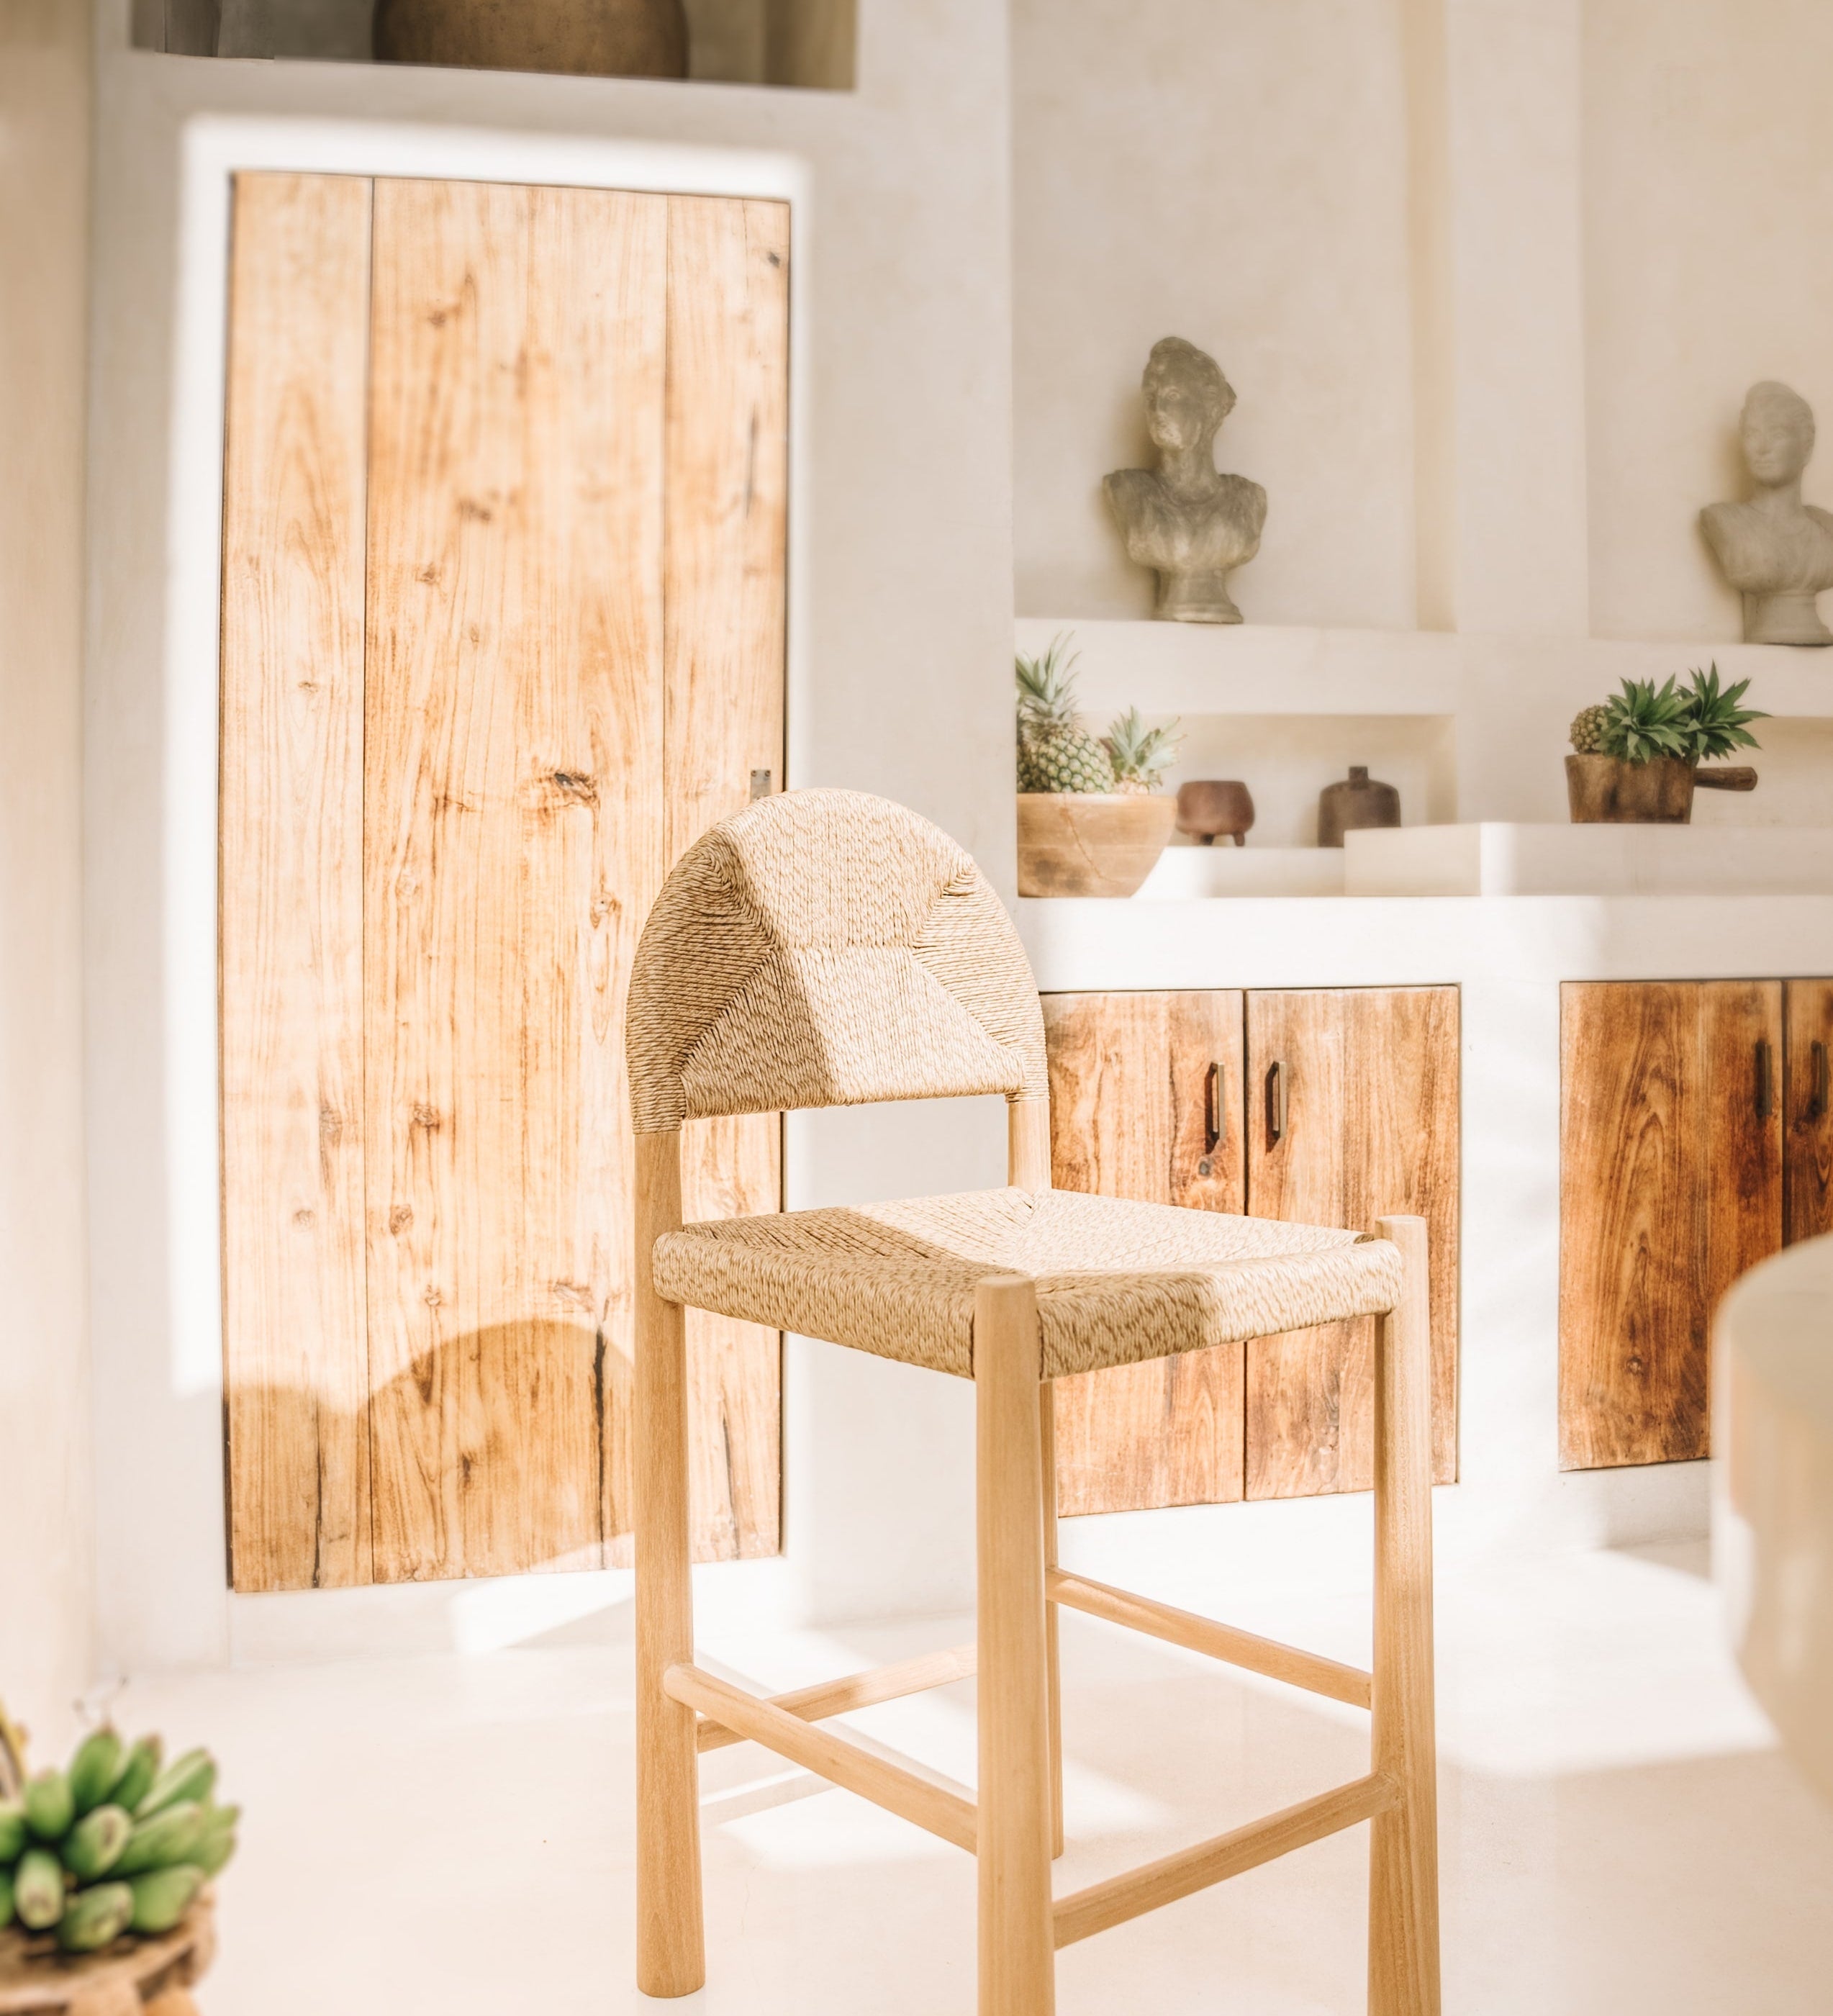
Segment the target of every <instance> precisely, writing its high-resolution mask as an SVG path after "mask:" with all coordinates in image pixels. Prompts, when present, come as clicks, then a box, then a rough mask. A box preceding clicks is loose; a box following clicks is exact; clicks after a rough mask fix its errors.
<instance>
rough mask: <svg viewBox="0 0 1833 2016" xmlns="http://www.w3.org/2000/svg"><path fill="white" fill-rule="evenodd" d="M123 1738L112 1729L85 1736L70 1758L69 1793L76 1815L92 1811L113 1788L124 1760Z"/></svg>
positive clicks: (119, 1775) (79, 1815) (80, 1815)
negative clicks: (122, 1750)
mask: <svg viewBox="0 0 1833 2016" xmlns="http://www.w3.org/2000/svg"><path fill="white" fill-rule="evenodd" d="M123 1762H124V1759H123V1758H122V1755H121V1738H120V1737H118V1736H117V1735H116V1733H114V1731H113V1730H112V1729H108V1728H102V1729H98V1730H95V1731H94V1732H92V1733H91V1734H90V1735H88V1736H85V1737H84V1738H83V1740H82V1741H81V1744H78V1746H77V1754H76V1755H75V1756H74V1757H73V1758H72V1759H70V1770H69V1773H68V1774H67V1775H68V1777H69V1779H70V1800H71V1803H72V1804H73V1805H74V1806H75V1808H76V1811H77V1819H78V1820H81V1818H82V1816H84V1814H85V1813H92V1812H93V1811H94V1810H95V1808H96V1807H97V1806H99V1805H101V1803H102V1802H103V1800H104V1799H106V1798H107V1797H108V1795H109V1794H110V1792H112V1791H113V1790H114V1787H115V1784H116V1782H117V1780H118V1779H119V1778H120V1777H121V1766H122V1764H123Z"/></svg>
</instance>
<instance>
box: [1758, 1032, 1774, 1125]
mask: <svg viewBox="0 0 1833 2016" xmlns="http://www.w3.org/2000/svg"><path fill="white" fill-rule="evenodd" d="M1775 1110H1776V1093H1775V1070H1774V1053H1772V1052H1771V1050H1770V1046H1769V1042H1768V1039H1764V1040H1763V1042H1759V1044H1758V1045H1757V1046H1756V1117H1757V1118H1758V1119H1759V1120H1767V1119H1768V1118H1769V1117H1770V1114H1772V1113H1773V1112H1774V1111H1775Z"/></svg>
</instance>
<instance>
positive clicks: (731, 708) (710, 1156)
mask: <svg viewBox="0 0 1833 2016" xmlns="http://www.w3.org/2000/svg"><path fill="white" fill-rule="evenodd" d="M789 260H790V242H789V206H788V205H787V203H766V202H750V201H741V200H734V199H731V198H726V197H715V196H671V197H670V198H668V391H667V475H666V484H667V504H666V517H665V534H664V547H665V562H664V567H665V579H664V625H665V632H664V635H665V643H664V690H665V701H664V706H665V727H664V746H665V750H666V776H667V819H668V839H667V851H668V860H669V861H670V862H673V861H674V860H675V859H678V858H679V856H680V855H681V854H682V853H683V852H684V851H686V848H689V847H690V846H691V845H692V844H693V842H694V841H696V840H697V839H698V838H699V837H700V834H701V833H704V832H705V831H706V830H707V828H708V826H711V825H713V824H714V823H715V822H716V821H718V820H719V819H724V818H726V817H727V816H728V815H729V814H731V813H733V812H737V811H739V810H740V809H741V808H743V807H744V805H745V804H746V803H747V801H749V799H750V797H751V788H752V787H751V780H752V775H753V773H754V772H769V788H770V789H772V790H780V789H781V788H782V787H783V696H784V679H785V657H784V646H785V635H784V620H785V617H784V594H785V589H786V584H787V524H788V516H787V513H788V486H789ZM781 1139H782V1124H781V1121H780V1120H779V1119H778V1118H777V1117H776V1115H775V1114H759V1115H754V1116H747V1117H744V1118H738V1119H732V1120H713V1121H695V1122H693V1123H691V1124H690V1125H689V1126H688V1127H687V1128H686V1129H684V1130H683V1132H682V1193H683V1198H684V1208H685V1210H686V1214H687V1215H688V1217H689V1218H690V1219H707V1218H722V1217H728V1216H731V1215H736V1214H738V1213H740V1212H753V1211H776V1210H778V1209H780V1208H781V1204H782V1201H783V1175H782V1154H781ZM687 1337H688V1366H689V1380H690V1388H691V1391H692V1397H693V1404H692V1407H691V1410H690V1420H691V1423H692V1436H691V1445H692V1465H691V1467H692V1472H693V1486H694V1489H693V1507H694V1515H693V1516H694V1550H695V1554H696V1557H697V1558H698V1559H700V1560H730V1559H733V1558H736V1557H746V1556H753V1555H759V1554H772V1553H776V1550H777V1547H778V1545H779V1541H780V1523H781V1514H780V1479H781V1472H782V1456H781V1448H782V1431H781V1401H780V1392H781V1362H782V1342H781V1338H780V1336H779V1334H778V1333H777V1332H776V1331H774V1330H763V1329H762V1328H760V1327H758V1325H756V1324H754V1323H738V1322H735V1321H733V1319H730V1318H729V1317H724V1316H714V1315H711V1314H710V1313H709V1312H706V1311H704V1310H694V1311H691V1312H690V1314H689V1316H688V1319H687ZM607 1467H608V1466H607ZM618 1530H619V1529H618V1526H617V1525H615V1524H608V1525H607V1532H613V1533H614V1532H618Z"/></svg>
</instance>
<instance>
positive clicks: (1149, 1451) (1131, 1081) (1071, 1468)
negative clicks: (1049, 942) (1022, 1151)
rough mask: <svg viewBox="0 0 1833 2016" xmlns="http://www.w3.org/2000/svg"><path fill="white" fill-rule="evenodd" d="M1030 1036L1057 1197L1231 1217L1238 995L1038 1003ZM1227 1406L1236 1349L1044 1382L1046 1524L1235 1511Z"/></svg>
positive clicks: (1232, 1402) (1235, 1451) (1236, 1149)
mask: <svg viewBox="0 0 1833 2016" xmlns="http://www.w3.org/2000/svg"><path fill="white" fill-rule="evenodd" d="M1044 1036H1045V1042H1046V1046H1047V1048H1048V1050H1049V1055H1050V1133H1051V1143H1052V1150H1051V1161H1052V1179H1053V1182H1054V1183H1056V1184H1057V1186H1058V1187H1059V1188H1061V1189H1063V1190H1087V1191H1092V1192H1093V1193H1095V1194H1097V1196H1102V1197H1135V1198H1138V1199H1140V1201H1143V1202H1144V1203H1147V1204H1182V1205H1185V1206H1187V1207H1188V1208H1192V1209H1194V1210H1206V1211H1240V1210H1241V1208H1242V1205H1243V1189H1244V1161H1243V1136H1242V1127H1241V1112H1242V1102H1241V995H1240V994H1239V993H1235V992H1226V991H1224V992H1207V993H1189V994H1057V995H1046V996H1045V997H1044ZM1212 1070H1213V1071H1214V1072H1215V1082H1214V1085H1213V1089H1212V1087H1211V1085H1210V1074H1211V1072H1212ZM1209 1118H1214V1119H1216V1120H1219V1121H1220V1123H1221V1125H1220V1130H1219V1131H1220V1138H1219V1139H1218V1140H1216V1141H1215V1142H1214V1143H1212V1142H1211V1141H1210V1139H1209V1138H1208V1136H1209V1131H1210V1130H1209V1128H1208V1125H1207V1121H1208V1119H1209ZM1242 1405H1243V1402H1242V1348H1241V1345H1223V1346H1221V1347H1219V1348H1217V1349H1216V1350H1214V1351H1205V1352H1188V1353H1185V1354H1182V1355H1179V1356H1177V1357H1175V1358H1165V1359H1152V1360H1151V1361H1149V1362H1148V1363H1145V1364H1142V1365H1125V1366H1115V1367H1113V1368H1111V1370H1107V1371H1104V1372H1090V1373H1080V1374H1078V1375H1077V1376H1076V1377H1074V1378H1070V1379H1061V1380H1058V1381H1057V1382H1056V1424H1057V1425H1056V1435H1057V1479H1058V1491H1059V1493H1060V1502H1059V1510H1060V1511H1061V1513H1062V1514H1063V1515H1064V1516H1065V1517H1069V1516H1072V1515H1075V1514H1083V1513H1090V1512H1118V1511H1130V1510H1136V1509H1138V1508H1140V1507H1147V1506H1160V1505H1201V1504H1218V1503H1227V1502H1230V1501H1231V1500H1233V1499H1237V1498H1239V1497H1240V1496H1241V1446H1242Z"/></svg>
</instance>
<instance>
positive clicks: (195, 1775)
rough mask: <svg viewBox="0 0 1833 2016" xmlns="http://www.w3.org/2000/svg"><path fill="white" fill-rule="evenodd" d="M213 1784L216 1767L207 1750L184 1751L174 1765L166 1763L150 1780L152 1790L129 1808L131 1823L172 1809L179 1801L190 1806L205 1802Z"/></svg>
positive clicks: (212, 1788)
mask: <svg viewBox="0 0 1833 2016" xmlns="http://www.w3.org/2000/svg"><path fill="white" fill-rule="evenodd" d="M215 1785H216V1765H215V1763H214V1761H213V1760H212V1759H211V1755H210V1752H209V1751H207V1750H188V1751H185V1755H183V1756H182V1757H181V1758H180V1759H178V1762H177V1763H175V1764H168V1765H167V1766H166V1768H165V1769H164V1770H163V1771H162V1772H160V1774H159V1776H158V1777H157V1778H156V1779H155V1780H153V1788H152V1790H151V1791H149V1792H148V1793H147V1795H146V1798H143V1799H142V1801H141V1802H140V1803H139V1805H137V1806H135V1808H134V1809H133V1812H134V1817H135V1820H146V1819H149V1818H150V1817H151V1816H152V1815H153V1814H154V1813H164V1811H165V1809H166V1808H167V1807H168V1806H175V1805H178V1804H179V1803H180V1802H181V1801H182V1802H186V1803H188V1804H190V1805H200V1806H201V1805H205V1804H207V1802H208V1801H209V1798H210V1795H211V1791H213V1790H214V1788H215Z"/></svg>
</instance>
